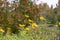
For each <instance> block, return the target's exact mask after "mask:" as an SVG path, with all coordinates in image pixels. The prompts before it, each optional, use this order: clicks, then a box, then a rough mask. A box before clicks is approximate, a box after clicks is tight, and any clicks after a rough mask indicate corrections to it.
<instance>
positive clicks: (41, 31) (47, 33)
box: [0, 26, 59, 40]
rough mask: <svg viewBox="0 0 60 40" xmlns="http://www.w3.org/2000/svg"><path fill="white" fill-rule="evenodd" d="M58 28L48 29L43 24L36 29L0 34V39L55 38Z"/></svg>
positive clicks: (37, 39)
mask: <svg viewBox="0 0 60 40" xmlns="http://www.w3.org/2000/svg"><path fill="white" fill-rule="evenodd" d="M57 33H59V30H55V29H50V28H47V27H45V26H39V27H38V28H37V29H36V30H33V29H30V30H29V31H25V30H22V31H20V33H18V35H16V34H12V35H8V34H7V35H6V36H3V35H2V34H1V35H0V40H55V39H56V34H57Z"/></svg>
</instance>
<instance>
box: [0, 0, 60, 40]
mask: <svg viewBox="0 0 60 40" xmlns="http://www.w3.org/2000/svg"><path fill="white" fill-rule="evenodd" d="M56 6H57V7H56V8H53V5H51V7H49V6H48V5H47V3H41V4H39V5H36V4H35V2H34V1H31V0H19V1H13V4H10V3H9V2H7V0H3V1H2V0H0V32H1V33H2V34H3V35H8V34H11V35H12V34H19V33H20V34H21V35H22V37H24V35H25V36H26V37H27V35H29V34H30V36H31V37H32V35H33V37H36V36H38V35H41V34H40V32H41V31H42V30H43V31H42V32H41V33H46V32H47V30H48V29H49V28H48V27H60V0H59V2H58V5H56ZM40 27H42V29H41V28H40ZM46 27H47V28H48V29H46ZM53 29H54V28H53ZM40 30H41V31H40ZM49 32H50V30H49V31H48V32H47V33H46V35H47V34H49ZM51 32H52V29H51ZM53 32H54V31H53ZM53 32H52V33H53ZM55 32H56V33H55ZM55 32H54V34H57V33H58V31H55ZM34 33H35V34H34ZM36 34H38V35H36ZM54 34H53V36H54ZM43 35H45V34H43ZM43 35H41V36H42V37H43ZM49 35H50V34H49ZM30 36H29V37H30ZM51 36H52V35H51ZM53 36H52V37H53ZM8 37H9V36H8ZM12 37H13V36H12ZM31 37H30V38H31ZM42 37H40V38H41V40H42V39H43V38H42ZM24 38H25V37H24ZM40 38H38V37H37V39H36V40H40ZM28 39H29V38H28ZM31 39H32V38H31ZM48 39H49V38H48ZM48 39H46V40H48ZM14 40H15V39H14ZM22 40H24V39H22ZM34 40H35V38H34ZM43 40H44V39H43ZM50 40H55V38H53V39H50Z"/></svg>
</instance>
